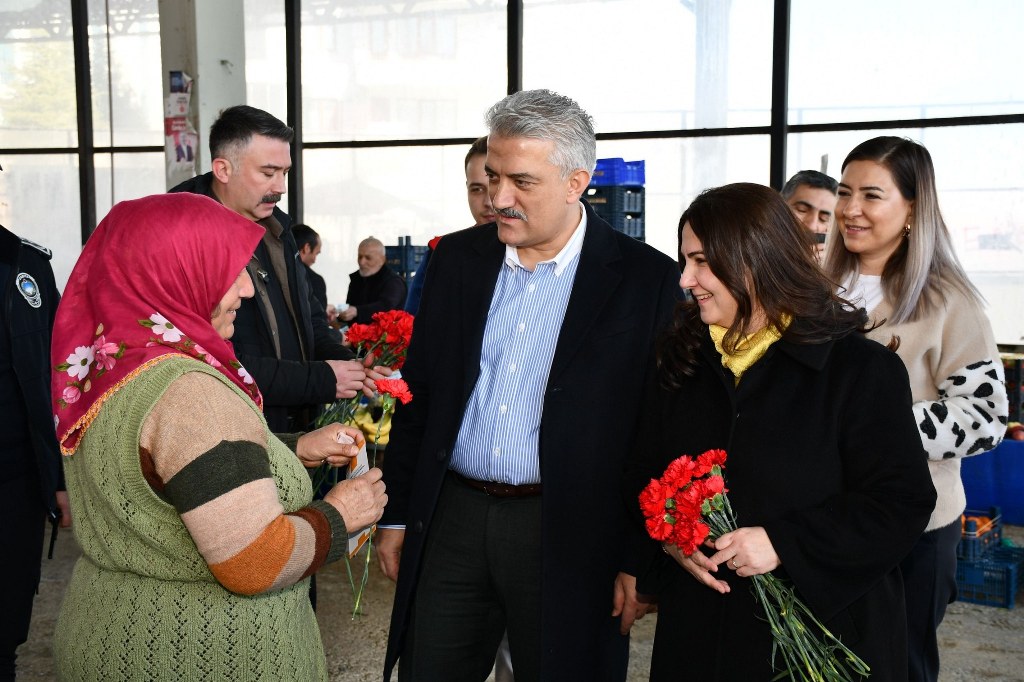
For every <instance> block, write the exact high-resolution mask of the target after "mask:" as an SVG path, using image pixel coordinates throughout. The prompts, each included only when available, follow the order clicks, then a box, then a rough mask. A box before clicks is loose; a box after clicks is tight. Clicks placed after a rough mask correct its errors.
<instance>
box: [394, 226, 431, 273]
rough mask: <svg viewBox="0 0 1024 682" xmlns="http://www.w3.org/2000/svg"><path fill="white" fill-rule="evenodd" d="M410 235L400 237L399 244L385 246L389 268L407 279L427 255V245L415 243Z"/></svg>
mask: <svg viewBox="0 0 1024 682" xmlns="http://www.w3.org/2000/svg"><path fill="white" fill-rule="evenodd" d="M411 242H412V239H411V238H410V237H399V238H398V246H385V247H384V258H385V259H386V261H387V265H388V267H389V268H391V269H392V270H394V271H395V272H397V273H398V274H399V275H401V276H402V277H403V278H405V279H406V280H408V279H409V277H411V276H412V275H413V273H415V272H416V270H417V269H419V267H420V261H422V260H423V257H424V256H425V255H427V251H428V248H427V247H426V246H419V245H414V244H412V243H411Z"/></svg>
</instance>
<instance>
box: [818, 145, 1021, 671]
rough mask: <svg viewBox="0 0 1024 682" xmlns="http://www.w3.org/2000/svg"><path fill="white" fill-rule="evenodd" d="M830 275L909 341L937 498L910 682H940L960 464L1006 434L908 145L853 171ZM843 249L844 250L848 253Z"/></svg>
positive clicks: (976, 310) (906, 349) (973, 319)
mask: <svg viewBox="0 0 1024 682" xmlns="http://www.w3.org/2000/svg"><path fill="white" fill-rule="evenodd" d="M832 236H833V237H835V238H834V239H831V240H830V241H829V244H831V246H830V247H829V249H828V251H827V252H826V256H825V264H824V267H825V271H826V273H827V274H829V275H830V276H831V277H832V279H833V280H834V281H836V282H840V283H841V284H842V285H843V287H844V288H845V289H846V293H845V294H844V296H845V297H846V298H848V299H850V300H851V301H853V302H855V303H856V304H858V305H861V306H863V307H864V308H865V309H866V310H867V312H868V315H869V317H870V318H871V320H872V322H874V323H875V324H879V326H878V327H876V328H875V329H874V330H873V331H872V332H871V333H870V336H872V337H874V338H875V339H877V340H879V341H882V342H883V343H885V342H888V340H889V339H891V338H892V337H893V336H897V337H899V340H900V345H899V349H898V350H897V353H898V354H899V356H900V358H902V360H903V362H904V364H905V365H906V367H907V371H908V373H909V374H910V384H911V390H912V393H913V400H914V417H915V420H916V422H917V425H918V429H919V431H920V433H921V441H922V443H923V445H924V448H925V451H926V452H927V454H928V465H929V469H930V471H931V476H932V483H933V484H934V485H935V490H936V492H937V493H938V499H937V501H936V504H935V509H934V511H933V512H932V515H931V519H930V520H929V522H928V526H927V528H926V530H925V533H924V534H923V535H922V536H921V538H920V540H919V541H918V542H917V544H916V545H915V546H914V549H913V550H912V551H911V553H910V554H909V555H908V556H907V557H906V558H905V559H904V560H903V561H902V563H901V565H900V568H901V570H902V573H903V581H904V588H905V593H906V600H907V625H908V630H909V633H908V634H909V640H908V641H909V645H910V646H909V651H910V677H909V679H910V680H912V681H919V680H936V679H937V678H938V670H939V657H938V644H937V641H936V629H937V628H938V626H939V624H940V623H941V622H942V618H943V616H944V615H945V611H946V605H947V604H949V603H950V602H952V601H954V600H955V599H956V580H955V573H956V545H957V543H958V542H959V540H960V519H959V517H960V514H961V512H963V510H964V507H965V504H966V502H965V496H964V487H963V483H962V482H961V480H960V459H961V458H963V457H970V456H972V455H980V454H982V453H983V452H986V451H988V450H991V449H992V448H994V447H995V446H996V445H998V444H999V441H1000V439H1001V438H1002V434H1003V432H1004V430H1005V428H1006V419H1007V399H1006V386H1005V384H1004V383H1003V368H1002V363H1001V362H1000V360H999V355H998V350H997V348H996V344H995V341H994V338H993V335H992V327H991V324H990V323H989V321H988V319H987V318H986V317H985V314H984V312H983V310H982V305H983V304H982V299H981V295H980V294H979V293H978V290H977V289H976V288H975V287H974V285H973V284H971V282H970V280H968V278H967V274H966V273H965V272H964V269H963V267H962V266H961V265H960V262H959V261H958V260H957V257H956V255H955V254H954V252H953V245H952V241H951V239H950V236H949V230H948V229H947V227H946V224H945V222H944V221H943V219H942V213H941V212H940V211H939V202H938V197H937V195H936V191H935V171H934V169H933V166H932V159H931V155H930V154H929V153H928V150H927V149H925V148H924V147H923V146H922V145H920V144H918V143H916V142H913V141H911V140H908V139H904V138H899V137H876V138H874V139H871V140H868V141H867V142H863V143H861V144H860V145H858V146H857V147H855V148H854V149H853V151H851V152H850V153H849V155H847V157H846V160H845V161H843V175H842V180H841V181H840V183H839V201H838V204H837V205H836V224H835V226H834V227H833V228H832ZM840 238H841V241H840Z"/></svg>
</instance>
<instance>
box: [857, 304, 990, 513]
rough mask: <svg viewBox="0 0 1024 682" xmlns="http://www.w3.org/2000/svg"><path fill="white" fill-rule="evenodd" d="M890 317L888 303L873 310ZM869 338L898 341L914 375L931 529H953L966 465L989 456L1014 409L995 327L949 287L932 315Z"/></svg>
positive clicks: (875, 318) (874, 314) (959, 510)
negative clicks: (931, 495)
mask: <svg viewBox="0 0 1024 682" xmlns="http://www.w3.org/2000/svg"><path fill="white" fill-rule="evenodd" d="M891 315H892V306H891V305H890V304H889V302H888V301H887V300H883V301H882V302H881V303H880V304H879V305H878V307H876V308H875V309H874V310H872V311H870V312H869V317H870V318H871V319H872V322H875V323H877V322H879V321H881V320H884V319H886V318H888V317H891ZM868 336H869V337H870V338H873V339H875V340H876V341H879V342H881V343H883V344H884V343H888V342H889V340H890V339H891V338H892V337H893V336H898V337H899V339H900V346H899V349H898V350H897V351H896V352H897V354H898V355H899V356H900V358H901V359H902V360H903V364H905V365H906V367H907V372H908V373H909V374H910V387H911V391H912V392H913V399H914V418H915V420H916V421H917V425H918V429H919V431H920V432H921V443H922V445H923V446H924V449H925V451H926V452H927V455H928V466H929V469H930V470H931V474H932V483H934V485H935V491H936V492H937V493H938V499H937V500H936V503H935V510H934V511H933V512H932V516H931V519H929V521H928V527H927V529H926V530H933V529H935V528H941V527H943V526H946V525H949V524H950V523H953V522H954V521H956V520H957V517H958V516H960V514H961V513H962V512H963V510H964V507H965V505H966V498H965V496H964V486H963V483H962V482H961V480H960V459H961V458H963V457H969V456H972V455H980V454H982V453H983V452H987V451H988V450H991V449H992V448H994V447H995V446H996V445H998V444H999V442H1000V441H1001V440H1002V438H1003V435H1004V433H1005V431H1006V420H1007V412H1008V409H1009V406H1008V403H1007V398H1006V384H1005V383H1004V380H1003V365H1002V362H1001V361H1000V359H999V351H998V349H997V348H996V343H995V339H994V337H993V335H992V325H991V324H990V323H989V321H988V318H987V317H985V314H984V312H983V311H982V309H981V306H980V305H979V304H978V303H976V302H975V301H973V300H972V299H970V298H968V297H967V296H965V295H964V294H963V293H962V292H960V291H959V290H957V289H954V288H952V287H949V288H948V289H947V291H946V300H945V302H944V303H943V304H940V305H939V306H937V307H936V309H935V310H933V311H932V312H931V313H930V314H928V315H925V316H923V317H921V318H920V319H918V320H916V321H914V322H904V323H903V324H896V325H894V324H890V323H885V324H882V325H881V326H879V327H878V328H876V329H874V330H873V331H871V332H870V333H869V334H868Z"/></svg>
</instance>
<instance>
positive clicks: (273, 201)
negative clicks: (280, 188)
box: [260, 194, 284, 204]
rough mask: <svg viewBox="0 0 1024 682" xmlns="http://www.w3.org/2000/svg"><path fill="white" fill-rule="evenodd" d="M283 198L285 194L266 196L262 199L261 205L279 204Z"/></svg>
mask: <svg viewBox="0 0 1024 682" xmlns="http://www.w3.org/2000/svg"><path fill="white" fill-rule="evenodd" d="M283 196H284V195H283V194H265V195H264V196H263V198H262V199H260V203H261V204H276V203H277V202H279V201H281V197H283Z"/></svg>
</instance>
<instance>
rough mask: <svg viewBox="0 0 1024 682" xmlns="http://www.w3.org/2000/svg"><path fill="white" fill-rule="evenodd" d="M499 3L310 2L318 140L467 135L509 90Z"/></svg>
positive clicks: (312, 124)
mask: <svg viewBox="0 0 1024 682" xmlns="http://www.w3.org/2000/svg"><path fill="white" fill-rule="evenodd" d="M505 55H506V50H505V6H504V3H499V2H471V3H467V2H459V1H456V0H423V1H421V2H415V3H405V4H404V5H402V6H401V7H399V6H396V5H395V3H391V2H381V1H379V0H322V1H319V2H315V3H313V2H305V3H303V12H302V88H303V126H304V131H303V133H304V138H305V140H306V141H308V142H321V141H333V140H352V139H357V140H386V139H394V140H401V139H410V138H439V137H466V136H474V135H479V134H480V133H482V132H483V131H482V127H483V123H482V119H483V114H484V111H486V109H487V107H489V106H490V105H491V104H493V103H494V102H495V101H497V100H498V99H500V98H501V97H502V96H503V95H504V94H505V73H506V67H505Z"/></svg>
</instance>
